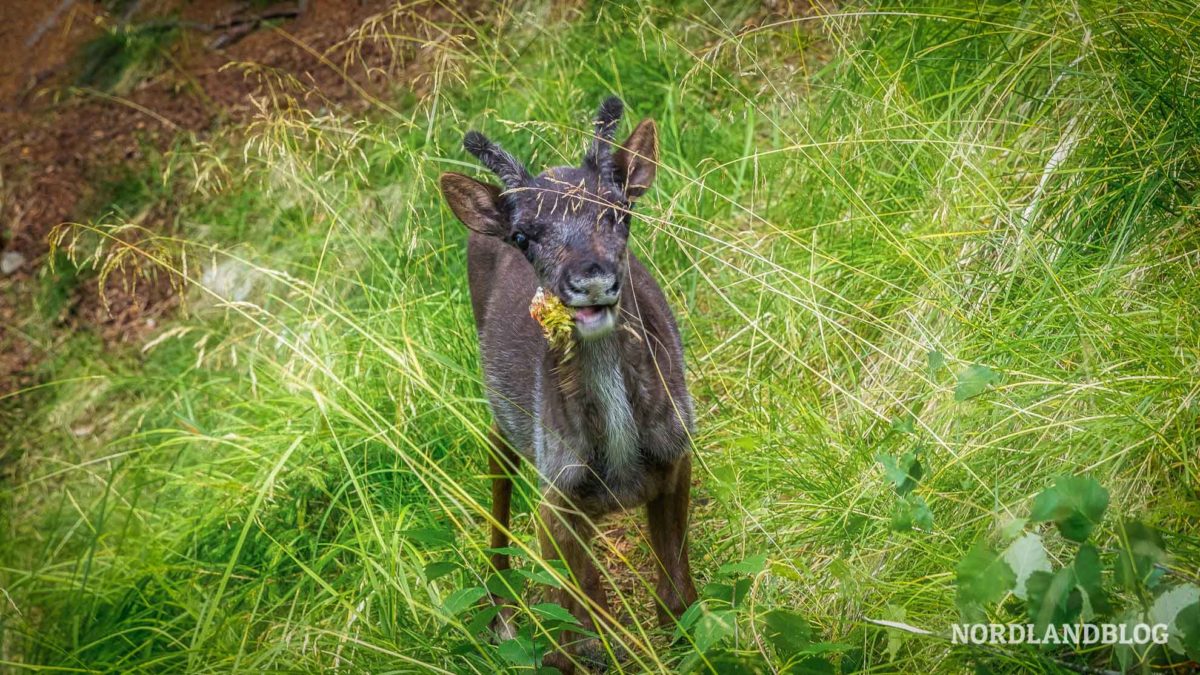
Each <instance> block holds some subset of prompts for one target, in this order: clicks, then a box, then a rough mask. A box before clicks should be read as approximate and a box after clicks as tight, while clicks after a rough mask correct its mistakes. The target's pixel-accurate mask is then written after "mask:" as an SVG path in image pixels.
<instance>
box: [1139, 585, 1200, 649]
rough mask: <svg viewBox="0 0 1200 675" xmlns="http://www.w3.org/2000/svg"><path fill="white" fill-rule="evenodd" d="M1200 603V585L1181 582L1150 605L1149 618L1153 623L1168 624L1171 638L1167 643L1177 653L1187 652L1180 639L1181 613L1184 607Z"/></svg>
mask: <svg viewBox="0 0 1200 675" xmlns="http://www.w3.org/2000/svg"><path fill="white" fill-rule="evenodd" d="M1196 603H1200V587H1197V586H1196V585H1195V584H1180V585H1179V586H1175V587H1172V588H1170V589H1167V590H1166V591H1163V592H1162V593H1161V594H1159V596H1158V597H1157V598H1155V599H1154V603H1153V604H1151V605H1150V611H1149V612H1148V613H1147V614H1148V616H1147V618H1148V619H1149V622H1150V623H1151V624H1159V623H1161V624H1166V626H1167V633H1168V634H1169V636H1170V637H1169V638H1168V641H1167V645H1168V646H1169V647H1170V648H1171V649H1172V650H1173V651H1175V652H1176V653H1179V654H1183V653H1184V652H1185V649H1184V645H1183V642H1182V641H1181V640H1180V638H1181V637H1182V635H1181V633H1182V631H1181V630H1180V628H1179V615H1180V614H1181V613H1182V612H1183V610H1184V609H1186V608H1188V607H1191V606H1192V605H1195V604H1196Z"/></svg>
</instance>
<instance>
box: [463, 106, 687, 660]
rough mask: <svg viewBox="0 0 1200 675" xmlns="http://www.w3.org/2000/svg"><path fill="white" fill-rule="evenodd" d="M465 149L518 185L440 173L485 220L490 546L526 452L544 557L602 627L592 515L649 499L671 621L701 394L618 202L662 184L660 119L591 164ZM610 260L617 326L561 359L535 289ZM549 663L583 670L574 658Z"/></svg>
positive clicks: (592, 156)
mask: <svg viewBox="0 0 1200 675" xmlns="http://www.w3.org/2000/svg"><path fill="white" fill-rule="evenodd" d="M605 106H608V108H607V109H606V108H605V107H602V108H601V113H600V115H599V116H598V118H597V134H598V139H600V140H598V141H597V143H600V141H602V140H603V138H601V135H602V134H604V133H607V134H609V137H610V138H611V132H612V128H614V127H615V124H616V119H618V118H619V114H620V105H619V101H618V102H616V104H615V106H616V107H615V108H614V107H613V104H612V102H611V101H609V102H606V104H605ZM613 110H615V111H616V117H613ZM605 120H607V121H606V122H605V124H606V125H607V126H605V124H602V121H605ZM468 148H469V149H471V150H472V152H474V153H475V154H476V155H477V156H479V157H480V158H481V160H483V161H485V163H487V164H488V165H489V167H490V168H493V170H494V171H496V172H497V174H498V175H500V176H501V177H502V178H504V179H505V181H506V183H507V184H508V187H509V190H507V191H503V192H502V191H501V190H500V189H499V188H497V187H495V186H491V185H487V184H484V183H479V182H478V181H475V180H473V179H470V178H467V177H466V176H462V175H459V174H445V175H443V177H442V190H443V193H444V194H445V196H446V199H447V201H448V202H449V203H450V205H451V207H452V208H453V209H454V211H455V213H456V214H457V215H458V216H459V218H460V219H461V220H462V221H463V222H464V223H465V224H466V225H467V226H468V227H469V228H470V229H471V230H473V232H472V234H471V235H470V238H469V240H468V246H467V250H468V253H467V255H468V274H469V285H470V289H471V304H472V309H473V310H474V313H475V322H476V327H477V329H478V332H479V341H480V352H481V355H482V361H483V367H484V380H485V386H486V390H487V394H488V398H489V401H490V403H491V407H492V410H493V412H494V414H495V417H496V428H495V431H494V432H493V438H492V446H493V456H492V459H491V470H492V472H493V481H494V482H493V489H492V498H493V504H492V514H493V519H494V521H495V522H494V525H493V531H492V538H491V543H492V546H493V547H494V548H501V547H503V546H505V545H507V543H508V536H507V531H508V523H509V510H510V504H511V495H512V480H511V475H510V472H511V471H513V470H515V468H516V467H515V463H516V462H515V458H516V456H517V455H520V456H522V457H524V458H526V459H528V460H529V461H531V462H532V463H533V464H534V466H535V467H536V469H537V471H538V474H539V476H540V479H541V483H542V486H543V501H542V506H541V508H540V510H539V514H540V516H541V517H540V521H541V528H540V531H539V539H540V541H541V546H542V551H543V555H544V556H545V557H546V558H562V559H563V560H564V561H565V562H566V563H567V567H568V568H569V569H570V571H571V573H572V575H573V576H574V578H575V581H576V582H577V583H578V589H577V590H571V589H564V590H561V591H557V592H556V593H555V597H554V600H555V601H557V602H559V604H561V605H562V606H564V607H566V608H567V609H569V610H570V611H571V612H572V613H573V614H574V615H575V616H576V617H577V618H579V620H580V622H581V623H582V624H583V626H584V627H586V628H588V629H593V628H595V627H596V625H597V622H596V620H597V619H599V620H601V622H602V623H603V622H605V621H607V620H610V619H611V616H610V615H609V612H608V605H607V599H606V597H605V589H604V587H603V585H602V584H601V574H600V571H599V570H598V569H597V568H596V566H595V559H594V556H593V554H592V552H591V545H590V542H591V540H592V538H593V536H594V535H595V522H596V521H597V520H598V519H599V518H601V517H603V516H604V515H606V514H609V513H611V512H613V511H616V510H620V509H628V508H633V507H636V506H639V505H646V506H647V518H648V520H649V529H650V539H651V545H652V548H653V550H654V553H655V556H656V558H657V563H658V565H657V566H658V568H659V569H658V572H659V575H658V576H659V581H658V584H657V588H656V592H657V596H658V600H659V603H658V610H659V617H660V620H662V621H663V622H669V621H671V620H672V617H678V616H679V614H680V613H682V612H683V611H684V609H686V608H687V606H688V605H690V604H691V603H692V602H693V601H694V600H695V599H696V591H695V587H694V584H693V582H692V577H691V570H690V565H689V561H688V549H687V528H688V505H689V491H690V487H691V465H692V464H691V456H690V438H691V430H692V405H691V400H690V398H689V396H688V392H687V388H686V386H685V383H684V370H683V349H682V345H681V343H680V337H679V331H678V329H677V327H676V325H675V320H674V317H673V316H672V314H671V310H670V308H669V307H668V305H667V302H666V298H665V297H664V295H663V293H662V290H661V289H660V288H659V286H658V284H657V283H656V282H655V281H654V279H653V277H651V275H650V273H649V272H648V271H647V270H646V268H645V267H644V266H643V265H642V264H641V262H640V261H638V260H637V258H636V257H634V256H633V255H632V254H630V253H628V251H627V249H626V246H625V244H626V238H627V236H628V227H629V221H628V219H627V217H625V219H624V220H621V218H622V216H621V215H620V212H619V211H614V209H613V206H614V204H620V205H622V206H621V208H622V209H624V211H623V212H624V213H628V209H629V208H630V207H631V205H632V202H633V201H634V200H635V199H636V198H637V197H639V196H641V194H642V193H644V192H645V190H646V189H647V188H648V186H649V183H650V181H652V180H653V176H654V169H655V165H654V162H655V161H656V158H657V148H656V134H655V128H654V124H653V122H652V121H650V120H645V121H643V122H642V123H641V124H640V125H638V127H637V129H636V130H635V131H634V132H633V134H631V136H630V137H629V139H628V140H627V141H626V142H625V143H624V144H623V145H622V146H620V147H619V148H618V150H617V151H616V152H615V153H614V154H613V155H612V156H610V155H609V154H608V149H607V147H598V146H597V145H593V148H592V150H591V151H589V154H588V157H587V158H586V159H585V163H584V167H583V168H556V169H552V170H550V171H547V172H546V173H544V174H542V175H540V176H537V177H532V176H530V175H529V174H528V173H527V172H526V171H525V169H524V167H523V166H520V165H519V164H516V160H515V159H513V158H512V156H511V155H508V154H507V153H504V152H503V151H502V150H500V149H499V147H498V146H495V145H494V144H491V143H490V141H487V140H486V139H485V138H483V137H482V136H479V135H476V136H474V137H472V136H470V135H469V136H468ZM561 185H567V186H570V190H567V191H563V190H560V188H559V186H561ZM560 200H561V202H562V203H561V204H560ZM551 201H552V204H553V205H552V206H547V202H551ZM518 230H520V231H522V232H524V231H528V232H531V233H535V234H536V236H537V237H538V239H537V242H538V243H537V247H536V249H531V250H526V249H525V248H523V247H522V248H520V250H519V247H517V246H515V245H513V243H512V242H513V241H514V240H515V239H514V238H515V235H514V232H517V231H518ZM601 268H603V269H607V270H614V271H616V273H617V274H616V276H613V275H611V274H610V275H609V276H608V277H605V278H606V279H610V280H612V284H611V285H612V288H613V289H618V288H619V289H620V290H619V300H618V301H617V304H616V305H614V307H616V308H618V311H617V320H616V329H615V330H613V331H612V332H611V333H601V334H598V336H597V337H589V338H588V339H586V340H584V339H582V338H581V339H580V340H579V341H578V344H576V345H575V347H574V353H573V355H572V356H571V358H570V359H567V360H564V359H563V358H562V354H560V353H558V352H556V351H552V350H550V349H549V348H548V347H547V344H546V341H545V339H544V338H543V337H542V334H541V328H540V326H538V324H537V323H536V322H535V321H534V320H533V319H532V318H531V317H530V316H529V313H528V306H529V302H530V299H531V298H532V297H533V295H534V293H535V292H536V290H537V288H538V287H539V286H542V287H544V288H547V289H548V290H550V291H551V292H554V293H556V294H560V295H563V296H564V297H569V296H570V293H572V290H571V289H572V288H577V286H578V280H579V279H580V278H581V274H583V272H581V271H580V270H597V269H601ZM572 284H575V286H573V285H572ZM604 285H605V286H607V285H608V282H605V284H604ZM514 450H515V453H514V452H513V451H514ZM492 564H493V566H494V567H495V568H496V569H498V570H499V569H506V568H507V567H508V564H509V562H508V559H507V557H506V556H503V555H501V554H495V555H493V559H492ZM510 621H511V615H510V614H509V613H508V612H505V613H503V614H502V615H501V616H500V617H499V618H498V621H497V626H498V628H500V629H501V630H502V631H507V630H510V629H511V625H510V623H509V622H510ZM548 662H552V663H553V665H556V666H558V667H560V669H563V670H566V671H570V670H573V659H572V658H571V657H570V656H568V655H567V654H565V653H559V654H556V655H553V657H552V658H550V659H548Z"/></svg>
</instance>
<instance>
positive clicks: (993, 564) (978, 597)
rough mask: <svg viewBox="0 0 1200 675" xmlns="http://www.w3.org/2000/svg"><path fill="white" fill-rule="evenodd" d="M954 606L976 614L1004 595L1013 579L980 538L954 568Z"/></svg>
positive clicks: (1013, 581)
mask: <svg viewBox="0 0 1200 675" xmlns="http://www.w3.org/2000/svg"><path fill="white" fill-rule="evenodd" d="M955 573H956V574H955V579H956V581H957V584H958V597H957V601H958V606H959V608H960V609H962V610H963V612H965V613H967V614H970V615H973V616H979V615H980V614H981V613H982V612H980V610H981V609H982V608H983V607H984V606H986V605H990V604H991V603H993V602H996V601H997V600H999V599H1000V598H1002V597H1004V594H1005V593H1007V592H1008V591H1009V590H1010V589H1012V587H1013V586H1014V585H1015V584H1016V582H1017V577H1016V575H1015V574H1014V573H1013V571H1012V568H1010V567H1009V566H1008V563H1006V562H1004V560H1002V559H1001V558H1000V556H998V555H996V553H995V552H994V551H992V549H991V548H990V547H989V546H988V545H987V544H985V543H984V542H983V541H979V542H976V544H975V546H974V547H973V548H972V549H971V551H970V552H969V553H967V557H965V558H963V559H962V562H960V563H958V567H957V568H956V570H955Z"/></svg>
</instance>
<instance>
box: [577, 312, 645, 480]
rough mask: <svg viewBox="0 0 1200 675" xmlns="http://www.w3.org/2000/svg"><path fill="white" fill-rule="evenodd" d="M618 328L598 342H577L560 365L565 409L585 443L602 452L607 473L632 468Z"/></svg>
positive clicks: (634, 438) (623, 348) (631, 429)
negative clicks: (570, 354) (571, 352)
mask: <svg viewBox="0 0 1200 675" xmlns="http://www.w3.org/2000/svg"><path fill="white" fill-rule="evenodd" d="M620 332H621V329H618V331H617V332H615V333H613V334H612V335H608V336H606V337H604V338H600V339H598V340H592V341H589V342H583V343H579V344H577V345H576V346H575V353H574V354H573V355H572V356H571V358H570V359H569V360H568V361H567V362H565V363H562V364H560V366H559V368H558V373H559V390H560V393H561V395H562V398H563V402H564V404H566V407H567V408H569V409H570V410H571V414H574V415H576V416H578V417H577V419H578V425H577V428H578V429H579V430H580V431H581V432H582V433H583V434H584V435H585V436H586V437H587V438H586V439H585V440H586V442H587V443H588V444H589V445H590V446H592V447H593V448H596V449H597V450H599V451H601V452H602V453H603V455H604V460H605V465H606V466H607V467H608V468H609V470H610V471H617V472H620V471H622V470H624V469H626V468H628V467H631V466H633V465H634V464H635V463H636V459H637V456H638V447H637V446H638V433H637V427H636V424H635V421H634V414H633V408H632V405H631V398H632V397H631V396H630V392H629V391H628V389H627V385H626V366H627V364H626V360H627V359H628V358H629V356H630V355H629V354H628V352H627V350H628V348H629V345H627V344H624V343H623V341H622V336H621V335H620Z"/></svg>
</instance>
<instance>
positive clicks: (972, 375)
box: [954, 363, 1000, 401]
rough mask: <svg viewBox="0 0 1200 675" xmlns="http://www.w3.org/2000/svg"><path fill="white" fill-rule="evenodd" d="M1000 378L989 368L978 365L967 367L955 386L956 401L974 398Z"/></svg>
mask: <svg viewBox="0 0 1200 675" xmlns="http://www.w3.org/2000/svg"><path fill="white" fill-rule="evenodd" d="M999 379H1000V376H999V375H998V374H996V371H994V370H992V369H991V368H988V367H987V366H984V365H980V364H978V363H976V364H974V365H971V366H967V368H966V370H963V371H962V372H961V373H959V374H958V383H957V384H955V385H954V400H955V401H965V400H967V399H969V398H974V397H976V396H978V395H980V394H982V393H983V392H985V391H987V388H988V387H989V386H990V385H991V384H992V383H993V382H995V381H996V380H999Z"/></svg>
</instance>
